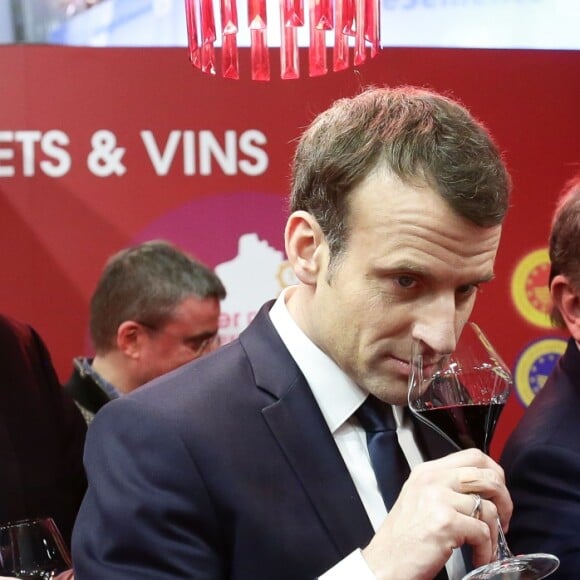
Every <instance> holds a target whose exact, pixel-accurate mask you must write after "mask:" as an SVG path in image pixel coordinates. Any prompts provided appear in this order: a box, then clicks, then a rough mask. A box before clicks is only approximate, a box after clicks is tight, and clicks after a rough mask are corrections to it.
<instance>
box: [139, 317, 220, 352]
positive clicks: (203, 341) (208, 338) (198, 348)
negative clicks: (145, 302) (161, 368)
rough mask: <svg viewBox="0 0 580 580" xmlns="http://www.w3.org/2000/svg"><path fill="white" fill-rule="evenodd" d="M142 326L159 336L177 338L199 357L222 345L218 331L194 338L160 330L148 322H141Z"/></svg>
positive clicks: (163, 329)
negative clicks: (164, 335)
mask: <svg viewBox="0 0 580 580" xmlns="http://www.w3.org/2000/svg"><path fill="white" fill-rule="evenodd" d="M139 324H140V325H141V326H143V327H144V328H147V329H148V330H150V331H151V332H154V333H158V334H166V335H168V336H171V337H173V338H175V339H176V340H178V341H180V342H182V343H183V344H185V345H186V346H187V347H188V348H189V349H190V350H191V352H192V353H193V354H194V355H195V356H196V357H197V356H201V355H202V354H204V353H206V352H209V351H211V350H215V349H216V348H217V347H218V346H220V345H221V337H220V335H219V334H218V331H217V330H216V331H215V332H211V333H210V332H204V333H202V334H197V335H193V336H180V335H178V334H175V333H174V332H171V331H169V330H167V329H166V328H159V327H156V326H154V325H152V324H147V323H146V322H139Z"/></svg>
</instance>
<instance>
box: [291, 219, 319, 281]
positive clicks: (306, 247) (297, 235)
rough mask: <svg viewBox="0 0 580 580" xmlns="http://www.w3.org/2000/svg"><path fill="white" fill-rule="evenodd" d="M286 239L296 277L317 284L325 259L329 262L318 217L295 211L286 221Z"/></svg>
mask: <svg viewBox="0 0 580 580" xmlns="http://www.w3.org/2000/svg"><path fill="white" fill-rule="evenodd" d="M284 239H285V242H286V255H287V256H288V261H289V262H290V265H291V266H292V269H293V270H294V274H295V275H296V277H297V278H298V279H299V280H300V281H301V282H302V283H304V284H309V285H315V284H316V281H317V279H318V274H319V272H320V270H321V268H322V267H324V261H325V260H326V263H328V245H327V244H326V240H325V238H324V234H323V233H322V230H321V229H320V226H319V225H318V222H317V221H316V219H314V217H313V216H312V215H311V214H309V213H308V212H306V211H295V212H294V213H292V215H291V216H290V217H289V218H288V221H287V222H286V230H285V232H284Z"/></svg>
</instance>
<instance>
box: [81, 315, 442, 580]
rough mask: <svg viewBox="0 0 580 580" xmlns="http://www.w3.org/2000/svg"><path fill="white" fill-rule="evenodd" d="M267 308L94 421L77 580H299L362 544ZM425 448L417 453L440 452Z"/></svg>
mask: <svg viewBox="0 0 580 580" xmlns="http://www.w3.org/2000/svg"><path fill="white" fill-rule="evenodd" d="M269 306H270V304H268V305H266V306H265V307H264V308H262V310H261V311H260V313H259V314H258V316H257V317H256V318H255V319H254V321H253V322H252V324H251V325H250V326H249V327H248V329H246V330H245V331H244V332H243V333H242V335H241V336H240V338H239V340H237V341H234V342H232V343H230V344H227V345H225V346H223V347H222V348H220V349H219V350H218V351H216V352H214V353H212V354H210V355H207V356H206V357H203V358H201V359H199V360H197V361H194V362H192V363H189V364H187V365H185V366H183V367H180V368H179V369H177V370H175V371H173V372H171V373H169V374H168V375H165V376H164V377H161V378H159V379H157V380H155V381H154V382H153V383H151V384H150V385H147V386H144V387H142V388H140V389H138V390H137V391H135V392H134V393H132V394H131V395H128V396H126V397H122V398H120V399H118V400H115V401H112V402H111V403H109V404H107V405H106V406H105V407H103V408H102V409H101V410H100V411H99V413H98V414H97V415H96V418H95V420H94V422H93V423H92V424H91V426H90V427H89V434H88V437H87V446H86V452H85V466H86V469H87V471H88V476H89V490H88V492H87V495H86V497H85V500H84V502H83V505H82V507H81V510H80V513H79V517H78V519H77V524H76V526H75V531H74V534H73V561H74V566H75V574H76V576H75V577H76V580H95V579H96V578H99V579H100V578H106V579H107V580H120V579H124V580H134V579H135V578H140V579H151V580H165V579H176V578H195V579H197V580H204V579H207V580H209V579H211V580H218V579H225V578H231V579H240V580H241V579H243V580H261V579H262V580H274V579H275V580H300V579H311V578H314V577H316V576H318V575H320V574H321V573H323V572H324V571H326V570H327V569H329V568H330V567H332V566H333V565H334V564H336V563H337V562H338V561H339V560H341V559H342V558H344V557H345V556H347V555H348V554H349V553H351V552H352V551H353V550H354V549H355V548H357V547H364V546H365V545H366V544H367V543H368V541H369V540H370V539H371V537H372V536H373V529H372V526H371V523H370V521H369V519H368V517H367V515H366V512H365V510H364V507H363V505H362V503H361V500H360V498H359V496H358V493H357V491H356V489H355V486H354V484H353V482H352V480H351V478H350V476H349V474H348V471H347V468H346V466H345V464H344V462H343V460H342V458H341V455H340V453H339V451H338V448H337V447H336V444H335V442H334V440H333V437H332V435H331V433H330V431H329V429H328V427H327V425H326V423H325V421H324V418H323V416H322V414H321V412H320V409H319V407H318V405H317V404H316V401H315V399H314V397H313V395H312V392H311V390H310V388H309V387H308V384H307V383H306V380H305V379H304V376H303V375H302V373H301V372H300V370H299V369H298V367H297V366H296V364H295V362H294V361H293V359H292V358H291V356H290V354H289V353H288V351H287V349H286V348H285V346H284V345H283V343H282V342H281V340H280V338H279V336H278V334H277V333H276V331H275V329H274V327H273V326H272V324H271V322H270V318H269V316H268V308H269ZM431 439H432V440H431V444H432V447H431V449H430V451H429V453H431V454H437V455H442V454H445V453H447V452H449V451H450V449H449V447H448V445H447V443H445V442H444V441H442V440H441V439H440V438H434V437H431ZM433 442H434V443H433Z"/></svg>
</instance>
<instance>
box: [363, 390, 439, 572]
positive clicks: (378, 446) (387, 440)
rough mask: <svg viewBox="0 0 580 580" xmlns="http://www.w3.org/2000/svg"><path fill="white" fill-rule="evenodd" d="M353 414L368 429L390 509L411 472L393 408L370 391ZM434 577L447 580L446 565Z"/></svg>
mask: <svg viewBox="0 0 580 580" xmlns="http://www.w3.org/2000/svg"><path fill="white" fill-rule="evenodd" d="M355 416H356V418H357V419H358V420H359V422H360V424H361V426H362V427H363V429H364V430H365V431H366V433H367V447H368V449H369V455H370V456H371V463H372V466H373V470H374V472H375V475H376V477H377V482H378V484H379V490H380V492H381V495H382V496H383V501H384V502H385V505H386V506H387V510H390V509H391V508H392V507H393V504H394V503H395V501H396V499H397V497H399V493H400V491H401V487H403V484H404V483H405V481H407V478H408V477H409V474H410V473H411V470H410V469H409V464H408V463H407V460H406V459H405V456H404V454H403V450H402V449H401V447H400V445H399V440H398V438H397V424H396V422H395V417H394V416H393V409H392V407H391V406H390V405H387V404H386V403H383V402H382V401H379V399H377V398H376V397H373V395H369V396H368V397H367V399H366V401H365V402H364V403H363V404H362V405H361V407H360V408H359V409H358V411H357V412H356V413H355ZM435 578H436V580H446V579H447V578H448V576H447V573H446V571H445V568H443V570H441V571H440V572H439V574H437V576H436V577H435Z"/></svg>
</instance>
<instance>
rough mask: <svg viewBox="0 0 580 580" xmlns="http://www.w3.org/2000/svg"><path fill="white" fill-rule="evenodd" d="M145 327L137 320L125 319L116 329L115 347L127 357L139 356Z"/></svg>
mask: <svg viewBox="0 0 580 580" xmlns="http://www.w3.org/2000/svg"><path fill="white" fill-rule="evenodd" d="M145 333H146V329H145V328H143V326H142V325H141V324H139V323H138V322H134V321H133V320H125V322H122V323H121V324H120V325H119V328H118V329H117V348H118V349H119V350H120V351H121V352H122V353H123V354H124V355H125V356H127V357H129V358H133V359H135V358H139V356H140V353H141V347H142V345H143V341H144V340H145V338H146V337H145Z"/></svg>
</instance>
